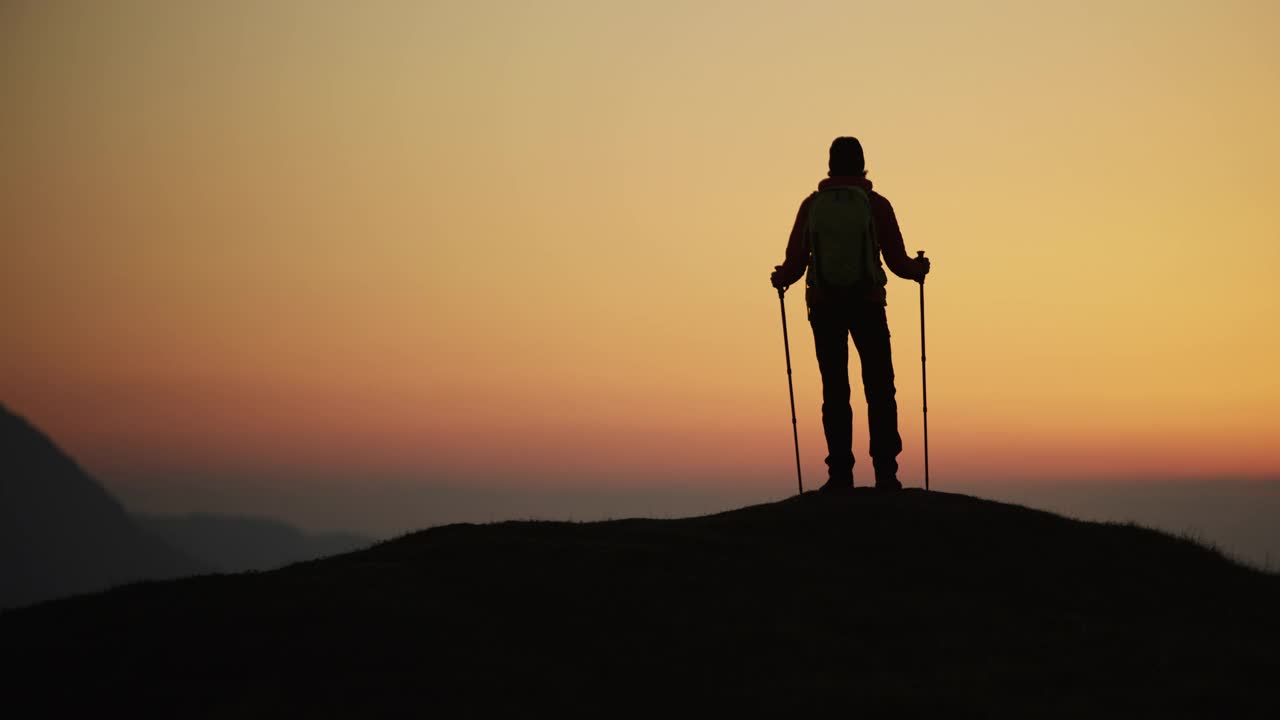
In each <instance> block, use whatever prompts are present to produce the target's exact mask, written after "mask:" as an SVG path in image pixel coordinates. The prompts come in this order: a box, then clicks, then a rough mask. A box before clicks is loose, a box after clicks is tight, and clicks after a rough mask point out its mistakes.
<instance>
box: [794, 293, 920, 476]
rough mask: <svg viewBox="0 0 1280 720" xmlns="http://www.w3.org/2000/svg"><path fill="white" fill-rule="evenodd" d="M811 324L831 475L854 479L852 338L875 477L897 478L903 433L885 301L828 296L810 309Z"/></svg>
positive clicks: (828, 466)
mask: <svg viewBox="0 0 1280 720" xmlns="http://www.w3.org/2000/svg"><path fill="white" fill-rule="evenodd" d="M809 325H810V326H811V327H812V328H813V345H814V349H815V350H816V351H817V355H818V370H819V371H820V372H821V373H822V430H823V433H824V434H825V435H826V436H827V473H828V476H829V478H830V479H831V480H834V481H836V482H852V480H853V409H852V408H851V407H850V405H849V337H850V336H852V337H853V345H854V347H855V348H857V350H858V359H859V361H860V362H861V364H862V390H863V394H864V395H865V396H866V399H867V425H868V428H867V429H868V431H869V433H870V436H871V445H870V448H869V450H870V453H869V454H870V455H871V463H872V466H873V467H874V468H875V473H876V478H877V479H880V478H896V476H897V473H898V455H899V454H900V453H901V452H902V436H901V435H899V434H898V401H897V399H896V396H897V389H896V388H895V387H894V384H893V353H892V351H891V348H890V343H889V321H888V318H887V317H886V316H885V309H884V305H883V303H882V302H876V301H867V300H865V299H862V298H857V297H853V298H839V299H828V300H825V301H823V302H821V303H814V304H811V305H810V307H809Z"/></svg>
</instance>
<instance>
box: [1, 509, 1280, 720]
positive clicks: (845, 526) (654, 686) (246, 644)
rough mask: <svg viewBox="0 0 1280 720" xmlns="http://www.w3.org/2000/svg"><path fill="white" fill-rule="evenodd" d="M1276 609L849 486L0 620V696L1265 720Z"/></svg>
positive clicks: (268, 711) (165, 589)
mask: <svg viewBox="0 0 1280 720" xmlns="http://www.w3.org/2000/svg"><path fill="white" fill-rule="evenodd" d="M1277 607H1280V577H1277V576H1274V575H1267V574H1263V573H1259V572H1256V571H1253V570H1249V569H1246V568H1243V567H1240V566H1238V565H1235V564H1232V563H1230V562H1228V561H1226V560H1224V559H1223V558H1222V557H1221V556H1220V555H1218V554H1217V553H1215V552H1212V551H1210V550H1207V549H1205V548H1203V547H1200V546H1198V545H1195V544H1193V543H1190V542H1186V541H1183V540H1179V539H1175V538H1171V537H1169V536H1166V535H1162V534H1160V533H1156V532H1154V531H1149V530H1144V529H1141V528H1136V527H1130V526H1119V525H1100V524H1092V523H1082V522H1077V521H1072V520H1067V519H1064V518H1061V517H1058V516H1054V515H1050V514H1048V513H1042V512H1036V511H1031V510H1027V509H1025V508H1021V507H1017V506H1011V505H1002V504H999V503H992V502H987V501H982V500H977V499H974V498H969V497H964V496H958V495H948V494H944V493H924V492H921V491H904V492H901V493H894V494H883V493H879V494H878V493H876V492H874V491H869V490H860V491H857V492H855V493H852V494H849V495H847V496H842V497H821V496H816V495H807V496H805V497H801V498H793V499H791V500H787V501H783V502H779V503H775V504H771V505H761V506H755V507H749V508H744V509H742V510H737V511H733V512H728V513H723V514H719V515H713V516H707V517H700V518H689V519H683V520H665V521H659V520H619V521H611V522H599V523H583V524H571V523H548V522H509V523H500V524H494V525H484V526H475V525H454V526H447V527H441V528H435V529H431V530H426V531H423V532H419V533H415V534H412V535H408V536H405V537H402V538H399V539H397V540H394V541H390V542H386V543H383V544H380V545H377V546H375V547H373V548H371V549H368V550H364V551H361V552H356V553H351V554H348V555H342V556H337V557H333V558H328V559H324V560H318V561H313V562H309V563H302V564H298V565H293V566H290V567H287V568H284V569H281V570H277V571H274V572H269V573H260V574H245V575H238V576H209V577H201V578H191V579H186V580H178V581H171V582H165V583H148V584H141V585H136V586H132V587H127V588H122V589H118V590H115V591H111V592H108V593H104V594H101V595H98V596H93V597H80V598H72V599H69V600H63V601H57V602H52V603H47V604H45V605H42V606H38V607H34V608H27V609H23V610H19V611H13V612H9V613H6V614H4V615H0V640H2V641H3V645H4V646H5V647H6V648H7V649H8V650H9V651H10V652H11V653H12V656H13V657H22V658H25V659H26V661H25V662H24V664H23V667H22V668H21V669H20V670H19V671H18V674H17V675H10V679H16V680H17V683H16V686H17V687H25V688H28V689H35V688H39V686H40V685H41V683H42V682H47V681H54V682H56V683H58V684H59V685H60V686H63V687H66V686H73V687H76V688H78V689H79V690H80V692H81V693H82V697H85V698H91V699H92V701H93V702H94V704H95V707H98V708H112V707H115V708H124V709H129V710H133V711H142V710H152V711H169V712H181V713H182V714H184V715H194V716H200V715H228V716H230V715H235V716H249V717H255V716H256V717H265V716H273V715H279V714H292V715H300V714H302V713H304V712H305V713H318V714H321V715H332V716H347V717H358V716H362V715H370V714H384V713H391V712H395V711H403V710H409V711H412V712H414V713H415V714H426V713H430V712H432V711H438V710H441V709H449V710H452V711H453V712H455V713H457V712H464V713H468V714H469V713H473V712H480V711H494V710H517V711H519V710H534V711H538V710H541V711H544V714H545V711H547V710H550V709H553V708H565V707H573V708H577V709H580V710H591V711H598V712H601V713H604V714H610V715H616V714H633V713H636V712H639V711H641V710H644V709H653V710H662V711H665V712H673V711H682V710H690V709H692V708H693V707H694V706H705V707H712V708H715V709H716V710H717V711H719V712H722V713H723V712H729V711H733V710H736V709H749V710H752V711H757V712H758V711H764V710H786V711H792V712H794V711H803V710H827V711H833V710H859V711H873V712H875V711H880V712H885V713H889V714H894V715H898V716H901V715H914V714H920V713H926V712H928V713H931V714H933V713H935V712H936V713H938V714H943V713H945V715H946V716H948V717H952V716H961V717H964V716H980V717H1026V716H1028V715H1030V716H1037V717H1052V716H1056V717H1083V716H1099V715H1102V716H1112V717H1120V716H1125V717H1129V716H1135V715H1136V716H1144V717H1247V716H1251V715H1256V716H1259V717H1267V716H1271V717H1274V716H1275V715H1272V714H1271V713H1272V712H1274V711H1275V710H1277V709H1280V703H1277V698H1276V695H1275V692H1274V690H1273V689H1272V688H1271V686H1270V683H1271V682H1272V681H1273V680H1274V672H1275V668H1276V667H1277V662H1278V661H1280V653H1278V651H1277V644H1278V641H1280V622H1278V621H1277V619H1276V618H1275V617H1274V612H1275V608H1277ZM45 697H46V698H47V697H49V696H45ZM54 697H59V696H56V695H55V696H54ZM63 697H64V698H65V696H63Z"/></svg>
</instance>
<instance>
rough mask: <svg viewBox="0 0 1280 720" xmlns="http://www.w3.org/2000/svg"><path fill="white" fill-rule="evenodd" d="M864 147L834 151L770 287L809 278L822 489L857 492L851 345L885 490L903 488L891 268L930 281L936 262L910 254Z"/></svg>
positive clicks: (840, 146) (846, 142)
mask: <svg viewBox="0 0 1280 720" xmlns="http://www.w3.org/2000/svg"><path fill="white" fill-rule="evenodd" d="M866 175H867V171H866V161H865V159H864V156H863V152H862V143H860V142H858V139H857V138H852V137H838V138H836V139H835V140H834V141H833V142H832V143H831V150H830V158H829V162H828V173H827V177H826V178H824V179H823V180H822V181H821V182H819V183H818V189H817V190H816V191H814V192H812V193H810V194H809V196H808V197H806V198H805V199H804V202H802V203H800V211H799V212H797V213H796V221H795V224H794V225H793V226H792V228H791V237H790V239H789V240H788V241H787V252H786V259H785V260H784V261H783V263H782V264H781V265H778V266H775V267H774V269H773V273H772V274H771V275H770V277H769V281H770V283H772V284H773V286H774V287H775V288H777V289H779V290H785V289H786V288H787V287H789V286H790V285H791V284H792V283H794V282H795V281H797V280H799V279H800V277H801V276H803V275H806V272H807V276H808V277H807V281H806V287H805V304H806V305H807V306H808V308H809V325H810V327H812V328H813V344H814V348H815V349H816V350H817V355H818V370H819V371H820V372H821V374H822V429H823V433H824V434H825V435H826V436H827V482H826V484H824V485H823V486H822V487H821V488H820V490H822V491H833V490H844V489H848V488H852V487H853V410H852V408H851V407H850V405H849V337H850V335H852V336H853V345H854V347H855V348H856V349H857V351H858V358H859V359H860V361H861V364H862V388H863V391H864V394H865V395H866V398H867V424H868V425H869V427H868V431H869V432H870V435H871V447H870V455H871V462H872V465H873V466H874V468H875V485H876V487H877V488H882V489H888V490H896V489H900V488H901V487H902V484H901V483H900V482H898V454H899V453H901V452H902V437H901V436H900V435H899V434H898V402H897V400H896V399H895V396H896V394H897V390H896V388H894V384H893V353H892V352H891V349H890V342H889V322H888V319H887V318H886V317H885V304H886V293H885V285H886V284H887V282H888V279H887V276H886V275H885V272H884V265H882V264H881V262H880V258H881V256H883V257H884V264H887V265H888V266H889V269H890V270H892V271H893V273H894V274H895V275H897V276H898V277H901V278H904V279H907V280H916V281H919V282H923V281H924V277H925V275H927V274H928V273H929V260H928V258H925V257H923V256H921V257H918V258H911V257H908V256H907V252H906V248H905V246H904V245H903V241H902V232H901V230H899V229H898V220H897V218H896V217H895V216H894V214H893V206H892V205H891V204H889V201H888V199H886V198H885V197H884V196H883V195H881V194H879V193H877V192H875V191H873V190H872V189H871V181H870V180H868V179H867V177H866Z"/></svg>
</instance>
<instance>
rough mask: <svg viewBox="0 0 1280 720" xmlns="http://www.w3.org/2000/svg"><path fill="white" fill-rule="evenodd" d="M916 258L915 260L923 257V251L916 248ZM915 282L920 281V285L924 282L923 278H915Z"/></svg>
mask: <svg viewBox="0 0 1280 720" xmlns="http://www.w3.org/2000/svg"><path fill="white" fill-rule="evenodd" d="M916 259H917V260H923V259H924V251H923V250H917V251H916ZM916 282H918V283H920V284H921V285H923V284H924V278H920V279H919V280H917V281H916Z"/></svg>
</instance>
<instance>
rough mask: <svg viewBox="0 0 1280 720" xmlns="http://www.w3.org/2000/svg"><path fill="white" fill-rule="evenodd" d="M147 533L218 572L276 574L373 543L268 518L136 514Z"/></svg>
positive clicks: (136, 518) (366, 538) (369, 539)
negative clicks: (277, 570)
mask: <svg viewBox="0 0 1280 720" xmlns="http://www.w3.org/2000/svg"><path fill="white" fill-rule="evenodd" d="M132 517H133V519H134V521H135V522H136V523H138V525H139V526H141V527H142V528H143V529H144V530H146V531H147V532H149V533H151V534H152V535H155V536H156V537H158V538H160V539H162V540H164V541H165V542H167V543H168V544H170V545H172V546H173V547H175V548H177V549H179V550H181V551H182V552H184V553H186V554H188V555H190V556H191V557H194V558H196V559H197V560H199V561H200V562H201V563H203V564H205V565H207V566H208V567H210V568H213V569H214V570H217V571H219V572H243V571H246V570H273V569H275V568H278V567H284V566H285V565H288V564H290V563H295V562H302V561H303V560H313V559H315V558H318V557H325V556H328V555H337V554H339V553H345V552H351V551H352V550H358V549H360V548H363V547H367V546H369V545H372V544H373V543H374V539H373V538H370V537H365V536H363V535H356V534H354V533H306V532H303V531H301V530H299V529H297V528H295V527H293V526H292V525H289V524H286V523H283V522H280V521H278V520H271V519H269V518H259V517H244V516H237V515H213V514H206V513H192V514H190V515H145V514H134V515H133V516H132Z"/></svg>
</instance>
